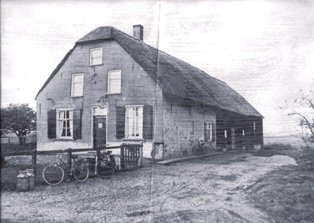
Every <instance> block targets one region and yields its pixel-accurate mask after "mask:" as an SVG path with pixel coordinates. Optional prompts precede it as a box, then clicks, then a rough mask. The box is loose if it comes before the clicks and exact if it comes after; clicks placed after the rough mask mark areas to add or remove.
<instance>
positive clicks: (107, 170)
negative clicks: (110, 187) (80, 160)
mask: <svg viewBox="0 0 314 223" xmlns="http://www.w3.org/2000/svg"><path fill="white" fill-rule="evenodd" d="M115 168H116V162H115V159H114V156H113V155H111V151H105V152H103V153H100V155H99V160H97V162H96V170H97V175H98V176H100V177H102V178H110V177H111V176H112V175H113V174H114V172H115Z"/></svg>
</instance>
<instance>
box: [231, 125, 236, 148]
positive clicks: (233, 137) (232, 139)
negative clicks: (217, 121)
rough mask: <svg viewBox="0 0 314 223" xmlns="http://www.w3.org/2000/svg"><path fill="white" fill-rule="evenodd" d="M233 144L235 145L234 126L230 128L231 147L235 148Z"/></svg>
mask: <svg viewBox="0 0 314 223" xmlns="http://www.w3.org/2000/svg"><path fill="white" fill-rule="evenodd" d="M235 145H236V133H235V128H231V149H235Z"/></svg>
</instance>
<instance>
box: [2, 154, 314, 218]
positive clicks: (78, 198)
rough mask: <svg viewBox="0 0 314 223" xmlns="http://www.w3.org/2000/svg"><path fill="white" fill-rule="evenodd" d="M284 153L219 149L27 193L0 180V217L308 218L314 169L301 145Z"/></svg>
mask: <svg viewBox="0 0 314 223" xmlns="http://www.w3.org/2000/svg"><path fill="white" fill-rule="evenodd" d="M285 151H286V150H284V152H278V150H276V151H275V152H274V150H271V149H269V150H265V151H261V152H257V153H248V152H235V153H234V152H233V153H222V154H220V155H215V156H211V157H207V158H202V159H195V160H190V161H184V162H180V163H175V164H172V165H169V166H162V165H157V164H146V165H145V167H143V168H141V169H138V170H133V171H129V172H120V173H118V174H116V175H114V176H113V177H112V178H111V179H101V178H91V179H89V180H88V181H87V182H85V183H78V182H75V181H71V182H65V183H62V184H61V185H59V186H46V185H44V184H41V183H40V184H39V186H38V187H37V188H36V189H35V190H34V191H31V192H16V191H14V190H11V189H12V188H10V185H2V186H3V187H2V199H1V208H2V214H1V218H2V220H3V222H6V221H7V222H74V221H75V222H77V221H78V222H156V223H158V222H160V223H163V222H312V221H313V219H314V210H313V206H314V172H313V170H314V169H312V166H310V167H308V166H306V165H310V164H308V163H307V162H303V160H308V159H305V158H304V157H303V159H302V157H300V156H299V155H298V154H299V151H296V150H291V151H293V152H291V151H290V152H289V154H287V153H286V152H285ZM287 155H289V156H287ZM15 159H16V158H10V159H8V162H9V165H10V163H11V166H14V165H17V162H16V160H15ZM298 164H299V165H298ZM301 164H302V165H301ZM5 170H6V168H4V169H3V170H2V175H3V173H4V171H5ZM2 182H3V179H2Z"/></svg>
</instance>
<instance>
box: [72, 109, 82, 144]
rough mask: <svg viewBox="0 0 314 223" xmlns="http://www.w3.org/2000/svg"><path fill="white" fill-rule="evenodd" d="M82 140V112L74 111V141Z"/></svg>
mask: <svg viewBox="0 0 314 223" xmlns="http://www.w3.org/2000/svg"><path fill="white" fill-rule="evenodd" d="M81 138H82V110H81V109H74V110H73V139H74V140H75V139H81Z"/></svg>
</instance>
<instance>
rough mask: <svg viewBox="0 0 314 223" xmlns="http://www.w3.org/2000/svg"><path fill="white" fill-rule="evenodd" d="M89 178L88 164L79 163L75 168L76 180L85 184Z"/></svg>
mask: <svg viewBox="0 0 314 223" xmlns="http://www.w3.org/2000/svg"><path fill="white" fill-rule="evenodd" d="M88 177H89V166H88V165H87V164H86V163H79V164H77V165H76V166H75V168H74V178H75V179H76V180H77V181H79V182H84V181H86V180H87V179H88Z"/></svg>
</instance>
